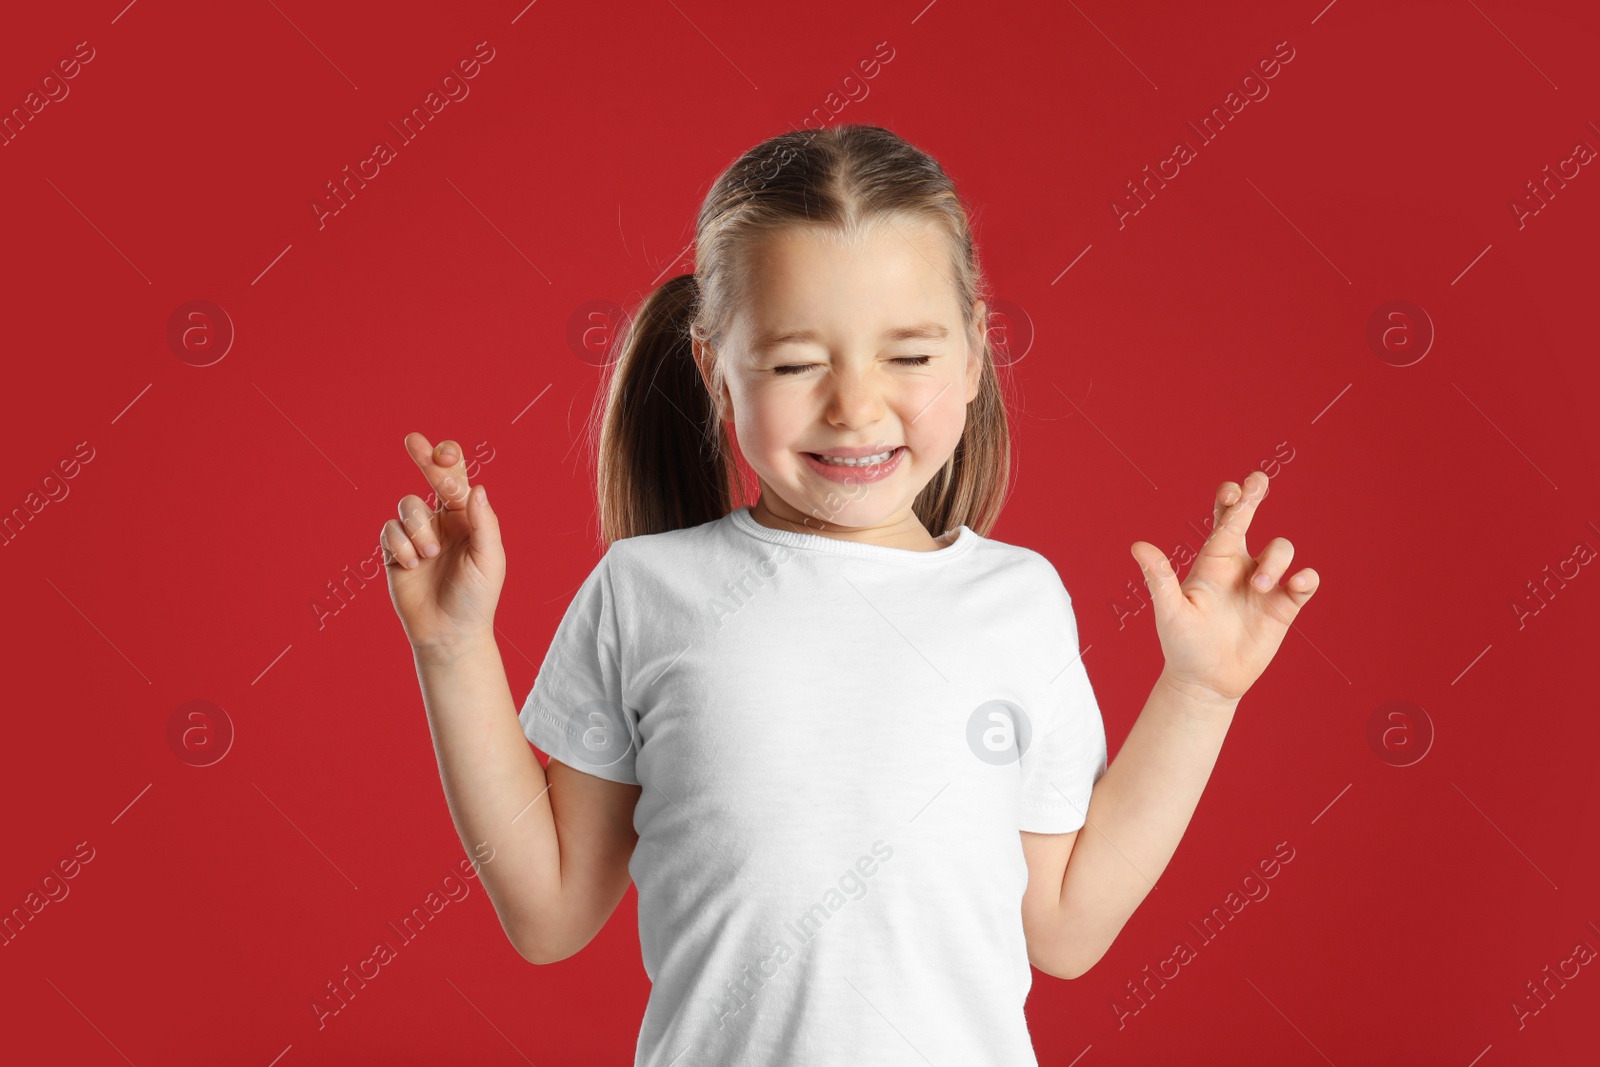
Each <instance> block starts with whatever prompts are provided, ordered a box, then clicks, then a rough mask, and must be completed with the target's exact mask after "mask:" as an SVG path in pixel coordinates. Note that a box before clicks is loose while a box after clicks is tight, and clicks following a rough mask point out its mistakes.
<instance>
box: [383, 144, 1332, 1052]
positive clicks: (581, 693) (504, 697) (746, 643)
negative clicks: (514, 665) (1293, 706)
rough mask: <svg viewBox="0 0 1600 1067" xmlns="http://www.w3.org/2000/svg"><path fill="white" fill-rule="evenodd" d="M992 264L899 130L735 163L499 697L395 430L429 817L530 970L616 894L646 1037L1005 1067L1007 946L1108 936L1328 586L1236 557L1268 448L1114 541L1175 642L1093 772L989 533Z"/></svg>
mask: <svg viewBox="0 0 1600 1067" xmlns="http://www.w3.org/2000/svg"><path fill="white" fill-rule="evenodd" d="M984 290H985V283H984V280H983V277H982V275H981V273H980V271H979V266H978V260H977V256H976V252H975V250H974V247H973V242H972V235H971V232H970V230H969V228H968V221H967V215H966V212H965V210H964V208H963V205H962V202H961V200H960V199H959V197H958V195H957V192H956V190H955V188H954V186H953V185H952V183H951V180H950V179H949V177H948V176H947V175H946V174H945V172H944V171H943V170H942V169H941V168H940V166H939V164H938V163H937V162H935V161H934V160H933V159H932V158H930V157H929V156H927V155H926V154H924V153H923V152H921V151H919V150H918V149H917V148H915V147H913V146H912V145H910V144H908V143H906V142H905V141H904V140H902V139H901V138H899V137H897V136H896V135H894V134H893V133H890V132H889V131H887V130H884V129H880V128H877V127H873V126H845V127H840V128H835V129H828V130H821V131H809V130H801V131H794V132H791V133H786V134H783V135H781V136H778V137H774V138H772V139H771V140H769V141H766V142H764V143H762V144H760V145H758V146H756V147H755V148H753V149H751V150H750V151H749V152H747V153H745V154H744V155H743V156H742V157H740V158H739V159H738V160H737V161H735V162H734V163H733V164H732V166H730V167H729V168H728V170H727V171H726V172H724V173H723V174H722V175H721V177H720V178H719V179H718V180H717V182H716V183H715V185H714V186H713V187H712V188H711V190H710V192H709V194H708V195H707V197H706V200H705V203H704V205H703V206H702V208H701V210H700V215H699V223H698V228H697V232H696V242H695V272H694V273H693V274H685V275H682V276H679V277H677V278H673V279H672V280H670V281H668V282H666V283H665V284H663V285H662V286H661V287H660V288H658V289H657V290H655V292H653V293H652V294H651V295H650V296H649V297H648V298H647V299H646V300H645V301H644V303H643V305H642V306H641V307H640V308H639V309H638V311H637V313H636V315H635V317H634V320H633V322H632V325H631V327H630V329H629V331H628V333H627V335H626V338H625V339H624V342H623V344H622V347H621V350H620V354H619V357H618V359H617V360H616V361H615V363H614V364H613V365H612V370H611V375H610V379H609V386H608V399H607V403H606V409H605V415H604V419H603V422H602V423H601V427H600V433H599V441H598V459H599V463H598V490H599V502H600V526H601V533H602V536H603V538H604V540H605V542H606V545H607V547H606V551H605V553H604V554H603V556H602V557H601V559H600V561H599V563H598V564H597V565H596V566H595V568H594V570H593V571H592V572H591V573H590V574H589V576H588V578H587V579H586V580H585V581H584V582H583V584H582V586H581V587H580V588H579V589H578V592H577V594H576V595H575V597H574V598H573V600H572V602H571V604H570V606H569V607H568V608H567V610H566V614H565V616H564V617H563V618H562V620H561V624H560V627H559V628H558V629H557V631H556V634H555V636H554V638H553V639H552V641H551V644H550V647H549V651H548V652H547V654H546V655H545V658H544V662H543V665H542V666H541V667H540V669H539V673H538V676H537V678H536V680H535V682H534V684H533V688H532V691H531V692H530V693H529V694H528V697H527V700H526V701H525V702H524V703H523V705H522V708H521V712H520V714H519V713H518V712H517V711H516V706H515V704H514V703H513V701H512V696H511V693H510V691H509V688H508V684H507V681H506V674H505V670H504V668H503V666H502V664H501V660H500V656H499V653H498V650H497V648H496V645H495V639H494V629H493V615H494V608H495V604H496V601H497V599H498V597H499V593H500V588H501V585H502V581H503V579H504V575H505V556H504V552H503V551H502V547H501V541H500V534H499V525H498V521H497V519H496V518H495V515H494V513H493V512H492V511H491V510H490V508H489V505H488V502H487V499H486V497H485V494H484V489H483V487H482V486H481V485H479V486H469V485H468V483H467V477H466V472H465V468H464V466H463V463H464V459H463V455H462V452H461V449H460V448H459V446H458V445H457V444H456V443H455V442H454V441H445V442H443V443H442V444H440V445H438V446H437V447H435V446H432V445H430V444H429V443H428V441H427V440H426V439H425V438H423V437H422V435H421V434H409V435H407V437H406V447H407V450H408V451H409V452H410V453H411V455H412V457H413V458H414V459H415V460H416V462H417V464H418V465H419V466H420V467H421V468H422V471H423V473H424V474H425V475H426V476H427V478H428V481H429V482H430V483H431V484H432V486H433V488H434V489H435V491H436V492H437V493H438V496H439V499H440V500H441V501H442V505H441V508H440V509H439V510H438V511H436V512H431V513H430V511H429V509H428V507H427V506H426V505H425V504H424V502H423V501H422V500H421V499H420V498H418V497H417V496H407V497H405V498H403V499H402V500H401V501H400V516H401V517H400V519H398V520H397V519H390V520H389V521H388V522H387V523H386V524H385V525H384V528H383V534H382V542H383V545H384V547H385V548H386V549H387V552H386V556H387V555H392V557H393V562H392V563H391V564H390V565H389V567H388V574H389V584H390V592H391V595H392V597H393V600H394V604H395V608H396V610H397V612H398V613H399V615H400V619H401V621H402V623H403V625H404V627H405V631H406V634H407V636H408V637H409V638H410V640H411V643H412V645H413V648H414V652H415V658H416V663H417V674H418V677H419V679H420V681H421V686H422V695H423V700H424V703H425V704H426V707H427V713H428V721H429V723H430V726H431V728H432V732H433V739H434V744H435V746H436V748H437V751H438V757H439V771H440V777H441V779H442V781H443V785H444V790H445V797H446V799H447V801H448V802H449V805H450V811H451V815H452V816H453V818H454V819H455V824H456V828H457V830H458V831H459V832H460V834H461V839H462V841H463V843H465V844H468V845H469V846H471V847H472V848H473V849H474V850H475V851H476V853H477V854H479V855H483V854H485V853H487V854H488V855H491V856H492V857H493V858H492V860H491V861H489V862H487V863H485V864H484V865H483V867H482V870H481V878H482V881H483V884H484V886H485V888H486V889H487V891H488V893H489V896H490V898H491V900H492V901H493V903H494V907H495V911H496V912H497V914H498V915H499V917H500V922H501V925H502V926H503V927H504V929H505V932H506V936H507V937H508V938H510V940H511V942H512V944H513V945H514V946H516V948H517V950H518V952H520V953H521V954H522V955H523V956H524V957H525V958H527V959H528V960H529V961H531V962H533V963H553V962H555V961H557V960H561V959H565V958H566V957H568V956H571V955H572V954H573V953H575V952H577V951H578V950H579V949H581V948H583V946H584V945H586V944H587V943H588V942H589V941H590V940H591V939H592V938H593V937H594V935H595V933H596V932H597V931H598V930H599V929H600V927H601V926H602V925H603V924H604V923H605V921H606V919H607V918H608V917H609V916H610V914H611V912H612V910H613V909H614V908H615V907H616V905H617V903H618V902H619V901H620V900H621V898H622V896H623V893H624V892H625V891H626V889H627V887H628V884H629V882H630V880H631V881H632V883H633V884H634V885H635V886H637V887H638V896H639V916H638V922H639V940H640V947H641V949H642V952H643V957H644V966H645V971H646V973H647V974H648V975H649V977H650V979H651V982H652V983H653V984H652V988H651V993H650V999H649V1003H648V1006H647V1007H646V1009H645V1015H644V1020H643V1025H642V1027H641V1030H640V1033H639V1038H638V1044H637V1050H636V1058H635V1064H636V1065H638V1067H644V1065H650V1067H666V1065H668V1064H682V1065H685V1067H687V1065H691V1064H693V1065H697V1067H699V1065H723V1064H729V1065H731V1064H756V1065H794V1067H801V1065H806V1067H812V1065H815V1067H824V1065H826V1067H832V1065H837V1064H841V1063H846V1062H863V1063H872V1064H913V1063H915V1064H927V1063H940V1064H952V1065H954V1064H961V1065H969V1064H979V1063H982V1064H1000V1065H1004V1067H1032V1065H1034V1064H1035V1063H1036V1059H1035V1056H1034V1052H1033V1049H1032V1046H1031V1043H1030V1041H1029V1036H1028V1031H1027V1026H1026V1022H1025V1018H1024V1014H1023V1002H1024V1000H1025V999H1026V997H1027V994H1028V990H1029V987H1030V983H1031V980H1032V972H1031V971H1030V964H1031V965H1032V966H1033V967H1037V968H1038V969H1039V970H1041V971H1043V972H1044V973H1046V974H1049V975H1052V976H1055V977H1059V978H1075V977H1077V976H1079V975H1081V974H1083V973H1084V972H1085V971H1087V970H1088V969H1089V968H1090V967H1092V966H1093V965H1094V964H1095V962H1096V961H1097V960H1099V959H1100V958H1101V956H1102V955H1103V954H1104V953H1105V952H1106V950H1107V948H1108V947H1109V946H1110V944H1111V942H1112V940H1113V938H1115V936H1116V935H1117V933H1118V931H1119V930H1121V928H1122V926H1123V924H1124V923H1126V922H1127V920H1128V918H1129V916H1130V915H1131V914H1132V912H1133V910H1134V909H1135V908H1136V907H1137V906H1138V904H1139V902H1140V901H1141V900H1143V899H1144V897H1145V895H1146V894H1147V893H1148V892H1149V890H1150V889H1151V888H1152V886H1153V885H1154V883H1155V880H1156V879H1157V878H1158V877H1159V876H1160V874H1161V872H1162V870H1163V869H1165V867H1166V865H1167V862H1168V860H1169V859H1170V858H1171V857H1172V854H1173V852H1174V850H1175V849H1176V848H1177V844H1178V840H1179V837H1180V836H1181V835H1182V833H1183V830H1184V828H1185V826H1187V825H1188V822H1189V818H1190V816H1191V815H1192V814H1193V812H1194V810H1195V806H1196V804H1197V803H1198V801H1199V797H1200V793H1201V790H1202V789H1203V788H1204V786H1205V783H1206V780H1207V778H1208V777H1209V776H1210V773H1211V769H1212V766H1213V764H1214V763H1215V761H1216V757H1217V753H1218V751H1219V749H1220V747H1221V745H1222V739H1223V737H1224V736H1225V735H1226V733H1227V730H1228V726H1229V724H1230V722H1231V721H1232V718H1233V714H1234V710H1235V708H1236V706H1237V704H1238V702H1239V698H1240V697H1241V696H1242V695H1243V694H1244V692H1245V691H1246V690H1247V689H1248V688H1249V687H1250V686H1251V684H1252V683H1253V682H1254V681H1255V679H1256V678H1257V677H1259V676H1260V674H1261V672H1262V671H1263V670H1264V669H1265V667H1266V665H1267V663H1268V662H1269V661H1270V660H1271V658H1272V656H1273V655H1274V653H1275V652H1276V651H1277V649H1278V646H1279V644H1280V643H1281V642H1282V640H1283V637H1284V634H1285V633H1286V630H1287V627H1288V626H1289V625H1290V624H1291V623H1292V622H1293V621H1294V619H1295V616H1296V615H1297V613H1298V612H1299V609H1300V608H1301V607H1303V606H1304V605H1305V603H1306V602H1307V601H1308V600H1309V599H1310V598H1311V596H1312V594H1313V593H1314V591H1315V589H1316V587H1317V576H1316V574H1315V572H1313V571H1311V570H1309V569H1302V570H1300V571H1299V572H1298V573H1296V574H1295V575H1294V576H1293V577H1292V578H1291V579H1289V580H1288V581H1287V582H1286V583H1284V584H1283V585H1279V584H1278V580H1279V579H1280V578H1281V577H1283V576H1284V575H1285V574H1286V573H1287V571H1288V568H1289V564H1290V559H1291V557H1292V554H1293V548H1292V546H1291V545H1290V544H1289V542H1288V541H1285V540H1284V539H1282V538H1275V539H1273V540H1272V541H1270V542H1268V544H1267V545H1266V547H1265V549H1264V550H1263V551H1262V552H1261V553H1260V554H1259V555H1258V556H1256V557H1255V558H1251V557H1250V556H1249V555H1248V554H1247V553H1246V550H1245V544H1244V535H1245V531H1246V530H1247V529H1248V527H1249V525H1250V520H1251V516H1252V515H1253V514H1254V511H1255V508H1256V506H1257V505H1258V503H1259V501H1260V499H1261V497H1262V496H1263V495H1264V494H1265V491H1266V482H1267V479H1266V477H1265V476H1264V475H1263V474H1261V473H1260V472H1252V473H1251V475H1250V476H1249V477H1248V478H1246V479H1245V481H1244V483H1243V485H1239V484H1236V483H1234V482H1224V483H1222V485H1221V487H1220V488H1219V489H1218V491H1217V496H1216V509H1215V514H1214V522H1215V527H1216V529H1215V531H1214V532H1213V534H1212V535H1211V537H1210V539H1209V540H1208V541H1207V542H1206V545H1205V548H1204V549H1203V551H1202V552H1201V553H1200V555H1199V557H1198V559H1197V560H1196V561H1195V563H1194V565H1193V567H1192V568H1191V570H1190V571H1189V574H1188V575H1187V577H1186V578H1185V579H1184V580H1183V582H1182V584H1181V585H1180V583H1179V582H1178V580H1177V576H1176V574H1175V573H1174V572H1173V569H1172V567H1171V566H1170V565H1169V563H1168V561H1167V559H1166V557H1165V556H1164V555H1163V554H1162V553H1161V552H1160V551H1159V550H1158V549H1156V548H1155V547H1154V546H1153V545H1151V544H1149V543H1147V542H1143V541H1137V542H1135V543H1134V544H1133V546H1132V553H1133V556H1134V558H1135V560H1136V561H1137V562H1138V563H1139V565H1140V567H1141V568H1142V570H1143V571H1144V574H1145V579H1146V583H1147V585H1148V586H1149V588H1150V590H1151V596H1152V600H1153V605H1154V615H1155V622H1156V629H1157V633H1158V636H1159V638H1160V643H1161V649H1162V652H1163V654H1164V657H1165V667H1164V669H1163V670H1162V672H1161V674H1160V676H1159V677H1158V679H1157V680H1156V683H1155V685H1154V687H1153V688H1152V690H1151V693H1150V697H1149V700H1148V702H1147V703H1146V704H1145V706H1144V710H1143V712H1142V713H1141V714H1140V716H1139V718H1138V720H1137V721H1136V722H1135V724H1134V726H1133V728H1132V730H1131V732H1130V733H1129V734H1128V738H1127V740H1126V742H1125V743H1124V744H1123V745H1122V747H1121V749H1120V751H1119V752H1118V755H1117V759H1116V762H1115V763H1113V764H1111V765H1110V766H1109V767H1108V766H1107V761H1106V742H1105V733H1104V729H1103V726H1102V723H1101V718H1100V711H1099V707H1098V705H1097V704H1096V701H1095V696H1094V692H1093V690H1092V689H1091V687H1090V684H1089V678H1088V674H1087V673H1086V671H1085V670H1084V666H1083V662H1082V660H1081V659H1080V658H1079V648H1078V631H1077V625H1076V622H1075V619H1074V615H1073V609H1072V602H1071V598H1070V597H1069V596H1068V595H1067V591H1066V589H1065V588H1064V587H1063V585H1062V583H1061V580H1060V577H1059V576H1058V574H1057V572H1056V570H1055V568H1054V566H1053V565H1052V564H1051V563H1050V561H1049V560H1048V559H1046V558H1045V557H1044V556H1042V555H1040V554H1039V553H1037V552H1034V551H1032V550H1030V549H1027V548H1022V547H1019V546H1015V545H1010V544H1006V543H1005V542H1002V541H996V540H992V539H991V538H989V537H988V533H989V531H990V529H991V528H992V527H993V526H994V524H995V522H996V520H997V518H998V517H999V513H1000V508H1001V504H1002V499H1003V496H1004V493H1005V488H1006V478H1007V471H1008V467H1009V444H1008V439H1007V426H1006V414H1005V406H1004V404H1003V403H1002V399H1001V392H1000V381H999V378H998V375H997V372H996V368H995V364H994V357H993V353H992V351H991V349H990V345H989V341H988V330H987V325H986V322H985V312H986V307H985V303H984V301H983V300H982V299H980V295H981V294H982V293H983V292H984ZM734 440H737V442H738V450H739V452H740V453H742V455H743V457H744V459H745V461H746V462H747V464H748V466H749V467H750V468H751V469H752V470H753V472H754V474H755V478H756V481H757V482H758V483H759V486H760V495H759V497H758V498H757V499H756V501H755V502H754V504H748V503H744V502H742V497H743V493H742V487H743V483H742V481H741V478H740V475H739V469H738V467H737V466H736V465H735V460H734V451H733V444H732V442H733V441H734ZM736 500H738V501H740V502H739V503H737V504H736ZM525 739H526V740H525ZM527 741H531V742H533V744H534V745H536V746H537V747H538V748H540V749H543V750H544V751H545V752H547V753H548V754H549V756H550V761H549V767H548V770H546V769H542V768H541V767H540V765H539V762H538V760H537V758H536V757H535V755H534V753H533V751H532V750H531V749H530V747H529V745H528V744H527ZM1085 825H1087V826H1088V828H1089V830H1090V832H1089V833H1088V834H1085V835H1083V836H1082V837H1081V839H1080V834H1079V832H1080V830H1081V829H1082V828H1083V827H1084V826H1085ZM485 843H487V846H488V848H487V849H486V848H484V844H485ZM491 850H492V851H491ZM596 992H597V993H599V992H600V991H596Z"/></svg>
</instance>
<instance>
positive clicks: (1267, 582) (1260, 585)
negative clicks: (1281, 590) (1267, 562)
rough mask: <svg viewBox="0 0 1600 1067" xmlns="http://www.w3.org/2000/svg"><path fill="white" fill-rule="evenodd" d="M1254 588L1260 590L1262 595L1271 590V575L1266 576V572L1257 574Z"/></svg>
mask: <svg viewBox="0 0 1600 1067" xmlns="http://www.w3.org/2000/svg"><path fill="white" fill-rule="evenodd" d="M1256 588H1257V589H1259V590H1261V591H1262V592H1263V593H1265V592H1266V591H1267V590H1268V589H1271V588H1272V575H1270V574H1268V573H1267V572H1266V571H1262V572H1261V573H1259V574H1257V575H1256Z"/></svg>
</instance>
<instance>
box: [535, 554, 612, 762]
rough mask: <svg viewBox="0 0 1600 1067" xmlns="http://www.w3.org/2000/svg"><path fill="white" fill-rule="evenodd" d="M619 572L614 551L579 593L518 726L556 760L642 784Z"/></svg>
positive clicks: (562, 624) (541, 668) (547, 656)
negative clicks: (627, 685)
mask: <svg viewBox="0 0 1600 1067" xmlns="http://www.w3.org/2000/svg"><path fill="white" fill-rule="evenodd" d="M615 568H616V552H615V550H614V548H612V549H608V550H607V552H606V554H605V555H604V556H602V557H601V559H600V561H599V562H598V563H597V564H595V567H594V570H592V571H591V572H590V573H589V576H588V578H586V579H584V582H583V584H582V585H581V586H579V587H578V591H577V593H576V594H574V595H573V598H572V602H571V603H570V604H568V605H567V610H566V613H565V614H564V615H563V616H562V618H561V622H560V624H559V625H558V626H557V627H556V632H555V636H554V637H552V638H551V639H550V647H549V649H548V650H547V651H546V652H545V656H544V662H543V663H542V664H541V665H540V667H539V673H538V675H537V676H536V677H535V678H534V681H533V688H532V689H531V690H530V691H529V692H528V698H527V700H526V701H524V702H523V705H522V710H521V711H520V712H519V713H518V715H517V720H518V722H520V723H521V724H522V732H523V734H524V736H526V737H527V739H528V740H529V741H531V742H533V744H534V745H535V746H536V747H538V748H539V749H540V750H541V751H543V752H545V753H547V754H549V756H550V757H551V758H552V759H557V760H560V761H561V762H562V763H565V764H566V765H567V766H569V767H573V768H575V769H577V770H580V771H584V772H586V773H588V774H593V775H596V776H598V777H600V778H605V779H608V780H609V781H613V782H625V783H627V784H629V785H638V784H639V779H638V777H637V774H636V773H635V769H634V762H635V759H636V758H637V756H638V748H639V746H638V740H639V727H638V716H637V714H636V713H635V712H634V711H632V710H631V709H629V708H628V707H626V706H625V705H624V703H623V699H622V696H623V688H624V685H623V682H624V680H623V678H622V672H621V662H622V660H621V656H620V654H619V651H620V648H621V639H620V632H621V628H620V626H619V620H618V611H617V600H616V596H615V583H614V578H615Z"/></svg>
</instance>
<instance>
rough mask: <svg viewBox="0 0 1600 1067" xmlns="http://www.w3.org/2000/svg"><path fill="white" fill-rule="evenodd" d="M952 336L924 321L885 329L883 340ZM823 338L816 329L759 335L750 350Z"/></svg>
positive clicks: (932, 339) (941, 327)
mask: <svg viewBox="0 0 1600 1067" xmlns="http://www.w3.org/2000/svg"><path fill="white" fill-rule="evenodd" d="M949 336H950V331H949V329H947V328H946V327H944V326H943V325H941V324H939V323H937V322H922V323H918V324H917V325H915V326H897V327H895V328H894V329H892V330H885V331H884V333H883V340H884V341H885V342H890V341H942V340H944V339H945V338H946V337H949ZM821 341H822V338H821V336H820V335H819V334H818V333H817V331H815V330H789V331H787V332H785V333H776V334H768V335H766V336H763V337H758V338H757V339H756V340H755V342H754V343H753V344H752V345H751V346H750V351H751V352H752V353H754V354H756V355H760V354H761V353H763V352H766V351H767V350H768V349H772V348H777V347H778V346H779V345H789V344H819V343H821Z"/></svg>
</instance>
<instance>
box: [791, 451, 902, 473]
mask: <svg viewBox="0 0 1600 1067" xmlns="http://www.w3.org/2000/svg"><path fill="white" fill-rule="evenodd" d="M905 447H906V446H905V445H898V446H896V447H894V448H890V449H886V450H884V451H882V452H879V453H877V454H876V455H872V456H863V457H862V458H860V459H842V458H839V457H836V456H824V455H820V454H819V453H816V452H807V453H806V455H808V456H810V457H811V458H812V459H814V460H816V461H817V462H818V463H823V464H826V465H827V466H830V467H847V468H848V467H876V466H879V465H881V464H884V463H888V462H889V461H890V460H892V459H894V458H895V456H897V455H899V453H900V452H901V451H902V450H903V449H904V448H905Z"/></svg>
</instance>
